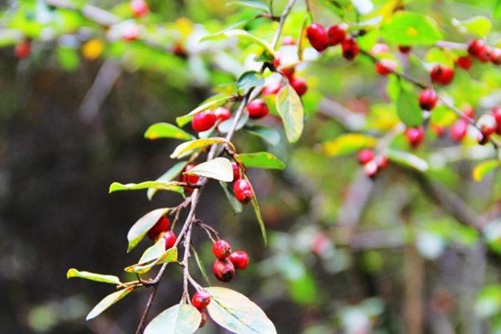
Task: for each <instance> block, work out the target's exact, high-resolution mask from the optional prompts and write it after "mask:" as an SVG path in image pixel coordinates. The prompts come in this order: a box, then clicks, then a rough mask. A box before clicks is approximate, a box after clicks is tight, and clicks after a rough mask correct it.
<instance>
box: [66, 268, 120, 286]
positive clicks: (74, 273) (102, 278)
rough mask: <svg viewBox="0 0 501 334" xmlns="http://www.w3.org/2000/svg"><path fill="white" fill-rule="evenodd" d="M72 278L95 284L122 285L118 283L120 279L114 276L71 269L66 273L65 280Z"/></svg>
mask: <svg viewBox="0 0 501 334" xmlns="http://www.w3.org/2000/svg"><path fill="white" fill-rule="evenodd" d="M74 277H77V278H83V279H88V280H90V281H95V282H101V283H108V284H115V285H118V284H121V283H122V282H120V279H119V278H118V277H117V276H114V275H102V274H96V273H91V272H88V271H79V270H77V269H75V268H71V269H69V270H68V272H67V273H66V278H74Z"/></svg>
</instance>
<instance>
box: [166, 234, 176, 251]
mask: <svg viewBox="0 0 501 334" xmlns="http://www.w3.org/2000/svg"><path fill="white" fill-rule="evenodd" d="M164 240H165V249H169V248H172V247H174V244H175V243H176V241H177V236H176V234H175V233H174V232H172V231H167V232H166V233H165V235H164Z"/></svg>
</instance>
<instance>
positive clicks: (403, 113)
mask: <svg viewBox="0 0 501 334" xmlns="http://www.w3.org/2000/svg"><path fill="white" fill-rule="evenodd" d="M418 101H419V99H418V97H417V95H416V93H415V92H414V90H413V89H412V88H410V87H407V86H406V85H402V89H401V90H400V94H399V96H398V99H397V114H398V117H400V120H402V122H403V123H404V124H405V125H406V126H408V127H415V126H419V125H421V124H423V121H424V115H423V110H421V108H420V107H419V102H418Z"/></svg>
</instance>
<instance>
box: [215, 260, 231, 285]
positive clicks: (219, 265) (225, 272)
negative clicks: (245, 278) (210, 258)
mask: <svg viewBox="0 0 501 334" xmlns="http://www.w3.org/2000/svg"><path fill="white" fill-rule="evenodd" d="M212 272H213V273H214V276H216V278H217V279H218V280H220V281H221V282H229V281H231V280H232V279H233V277H235V266H234V265H233V263H231V261H230V260H228V259H224V260H219V259H217V260H216V261H214V265H213V266H212Z"/></svg>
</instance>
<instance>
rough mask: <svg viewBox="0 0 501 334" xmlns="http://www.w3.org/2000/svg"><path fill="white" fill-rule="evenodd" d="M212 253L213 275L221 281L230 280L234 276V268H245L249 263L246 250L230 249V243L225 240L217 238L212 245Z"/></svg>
mask: <svg viewBox="0 0 501 334" xmlns="http://www.w3.org/2000/svg"><path fill="white" fill-rule="evenodd" d="M212 253H213V254H214V256H215V257H216V261H214V264H213V266H212V272H213V273H214V276H216V278H217V279H218V280H220V281H221V282H226V283H227V282H230V281H231V280H232V279H233V277H235V269H240V270H241V269H245V268H247V266H248V265H249V255H248V254H247V252H245V251H242V250H238V251H234V252H233V251H232V250H231V244H230V243H229V242H228V241H226V240H218V241H216V242H215V243H214V244H213V245H212Z"/></svg>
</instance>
